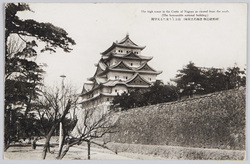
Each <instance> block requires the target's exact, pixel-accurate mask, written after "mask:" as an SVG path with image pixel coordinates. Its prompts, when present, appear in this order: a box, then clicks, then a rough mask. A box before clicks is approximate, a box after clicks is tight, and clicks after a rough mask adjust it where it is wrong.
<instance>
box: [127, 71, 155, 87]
mask: <svg viewBox="0 0 250 164" xmlns="http://www.w3.org/2000/svg"><path fill="white" fill-rule="evenodd" d="M126 84H129V85H151V83H150V82H148V81H147V80H145V79H144V78H143V77H141V76H140V74H138V73H137V74H135V75H134V76H133V77H132V78H131V79H129V80H128V81H126Z"/></svg>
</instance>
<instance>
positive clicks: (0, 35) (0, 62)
mask: <svg viewBox="0 0 250 164" xmlns="http://www.w3.org/2000/svg"><path fill="white" fill-rule="evenodd" d="M7 2H27V3H31V2H33V3H87V2H88V3H94V2H95V3H247V6H248V7H247V9H248V12H247V22H248V24H247V26H248V27H247V40H249V25H250V23H249V22H250V21H249V20H250V16H249V15H250V14H249V4H250V3H249V1H248V0H95V1H91V0H43V1H42V0H2V1H1V2H0V4H1V8H0V10H1V12H0V16H1V17H0V31H1V32H0V50H1V51H0V52H1V53H0V57H1V59H0V116H1V117H0V120H1V121H0V163H4V164H7V163H10V164H14V163H16V162H18V163H20V164H29V163H34V162H36V163H44V162H46V163H64V162H65V163H66V162H71V163H72V162H73V163H83V162H84V163H95V164H96V163H102V164H103V163H104V164H110V163H124V164H125V163H128V162H129V163H134V164H138V163H139V164H142V163H143V164H145V163H159V164H163V163H169V164H180V163H187V164H200V163H209V164H211V163H212V164H217V163H218V164H235V163H241V164H246V163H249V162H250V160H249V157H250V153H249V139H248V138H249V120H248V119H246V129H247V131H246V136H247V137H248V138H247V137H246V152H247V153H246V160H245V161H213V160H208V161H204V160H203V161H201V160H157V161H155V160H148V161H146V160H143V161H142V160H141V161H138V160H134V161H127V160H99V161H97V160H90V161H86V160H85V161H82V160H79V161H42V160H36V161H31V160H22V161H15V160H3V134H4V133H3V132H4V130H3V124H4V120H3V118H4V117H3V115H4V110H3V109H4V104H3V102H4V101H3V100H4V78H3V76H4V3H7ZM247 45H248V46H247V66H248V64H249V60H250V59H249V56H248V53H249V43H248V44H247ZM249 71H250V70H249V68H248V67H247V86H249V84H250V82H249V80H248V77H249V76H250V72H249ZM248 94H249V89H248V87H247V100H249V96H248ZM248 108H249V101H247V108H246V109H247V110H246V115H247V118H249V111H248Z"/></svg>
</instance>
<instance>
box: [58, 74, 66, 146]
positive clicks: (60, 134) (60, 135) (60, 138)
mask: <svg viewBox="0 0 250 164" xmlns="http://www.w3.org/2000/svg"><path fill="white" fill-rule="evenodd" d="M60 77H61V78H62V107H61V109H62V110H61V114H62V113H63V111H64V103H65V102H64V78H65V77H66V76H65V75H61V76H60ZM62 133H63V129H62V122H60V124H59V148H58V151H60V148H61V145H62Z"/></svg>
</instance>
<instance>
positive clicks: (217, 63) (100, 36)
mask: <svg viewBox="0 0 250 164" xmlns="http://www.w3.org/2000/svg"><path fill="white" fill-rule="evenodd" d="M30 7H31V9H32V10H33V11H34V12H20V13H19V16H20V18H23V19H34V20H36V21H38V22H50V23H52V24H53V25H55V26H58V27H61V28H63V29H65V30H66V31H67V32H68V34H69V36H70V37H72V38H73V39H74V40H75V41H76V45H75V46H73V47H72V48H73V51H72V52H71V53H64V52H62V51H61V50H59V49H58V51H57V53H53V54H49V53H43V54H40V55H39V56H38V58H37V62H38V63H47V65H48V67H46V68H45V70H46V72H47V73H46V74H45V84H46V85H50V86H52V85H56V84H61V83H60V82H61V78H60V75H62V74H64V75H66V79H65V82H66V83H72V84H73V85H75V86H76V87H77V88H78V89H79V91H81V88H82V85H83V83H84V82H87V78H88V77H91V76H92V75H93V74H94V72H95V69H96V67H95V66H94V64H95V63H97V62H98V60H99V59H100V57H101V55H100V52H103V51H105V50H106V49H107V48H109V46H111V44H112V42H115V41H116V40H118V41H120V40H121V39H123V38H124V37H125V36H126V34H127V33H129V35H130V38H131V40H132V41H134V42H135V43H136V44H138V45H141V46H146V48H145V49H144V50H143V51H142V55H145V56H153V59H152V60H151V61H150V62H149V65H150V66H152V67H153V68H154V69H156V70H162V71H163V73H162V74H161V75H159V76H158V79H162V80H163V81H164V82H168V81H169V80H170V78H174V77H175V75H176V74H177V70H179V69H182V67H183V66H184V65H186V64H188V62H189V61H193V62H194V63H195V64H196V65H197V66H202V67H219V68H225V69H226V68H227V67H231V66H234V64H235V63H237V65H238V66H239V67H241V68H244V67H246V28H247V27H246V6H244V5H243V4H234V5H232V4H217V5H213V4H83V3H82V4H70V3H67V4H63V3H61V4H59V3H58V4H42V3H41V4H39V3H36V4H30ZM142 10H144V11H151V10H153V11H163V10H164V11H166V10H169V11H181V10H186V11H194V10H197V11H200V10H211V11H212V10H213V11H217V10H220V11H222V10H223V11H229V12H226V13H223V14H222V13H220V14H210V17H216V18H217V17H218V18H219V21H151V17H159V18H160V17H161V14H154V13H147V12H146V13H143V12H142ZM170 14H171V13H170ZM173 14H174V13H173ZM175 14H176V13H175Z"/></svg>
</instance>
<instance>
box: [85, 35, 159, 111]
mask: <svg viewBox="0 0 250 164" xmlns="http://www.w3.org/2000/svg"><path fill="white" fill-rule="evenodd" d="M144 48H145V46H138V45H137V44H135V43H134V42H133V41H132V40H131V39H130V38H129V35H126V37H125V38H124V39H122V40H121V41H120V42H113V44H112V45H111V46H110V47H109V48H108V49H107V50H105V51H104V52H102V53H101V59H100V60H99V62H98V63H97V64H95V66H96V72H95V74H94V75H93V77H90V78H88V80H89V82H87V83H84V85H83V90H82V93H81V98H82V104H83V107H84V108H88V107H95V106H99V105H104V106H110V104H111V102H112V100H113V98H114V97H115V96H117V95H118V94H122V93H123V92H129V91H131V90H135V89H138V88H144V89H145V88H148V87H150V86H151V85H152V84H153V83H154V82H155V81H156V77H157V75H159V74H160V73H162V71H157V70H155V69H153V68H152V67H150V66H149V65H148V61H150V60H151V59H152V58H153V57H150V56H143V55H141V52H142V50H143V49H144Z"/></svg>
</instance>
